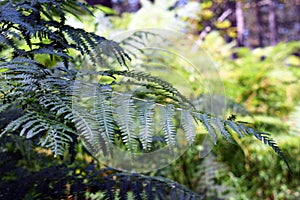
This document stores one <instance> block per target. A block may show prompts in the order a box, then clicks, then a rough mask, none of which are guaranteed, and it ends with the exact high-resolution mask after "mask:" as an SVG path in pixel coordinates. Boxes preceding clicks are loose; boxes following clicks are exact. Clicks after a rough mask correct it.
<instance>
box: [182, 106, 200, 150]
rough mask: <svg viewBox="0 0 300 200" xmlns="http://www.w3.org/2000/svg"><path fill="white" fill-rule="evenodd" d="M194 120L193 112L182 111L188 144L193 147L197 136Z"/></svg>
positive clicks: (183, 126)
mask: <svg viewBox="0 0 300 200" xmlns="http://www.w3.org/2000/svg"><path fill="white" fill-rule="evenodd" d="M194 122H195V120H194V118H193V115H192V113H191V110H184V109H183V110H181V124H182V128H183V130H184V132H185V135H186V139H187V141H188V143H189V144H190V145H191V144H192V143H193V142H194V139H195V136H196V130H195V125H194Z"/></svg>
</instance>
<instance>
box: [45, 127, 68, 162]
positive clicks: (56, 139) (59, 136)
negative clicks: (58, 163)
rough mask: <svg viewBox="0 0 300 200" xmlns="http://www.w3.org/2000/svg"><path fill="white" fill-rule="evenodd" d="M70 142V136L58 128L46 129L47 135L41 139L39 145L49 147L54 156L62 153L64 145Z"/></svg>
mask: <svg viewBox="0 0 300 200" xmlns="http://www.w3.org/2000/svg"><path fill="white" fill-rule="evenodd" d="M70 142H72V138H71V137H70V136H69V135H67V134H66V133H64V131H62V130H59V129H51V128H50V130H48V132H47V136H46V138H45V139H44V140H42V141H41V146H42V147H46V148H50V149H51V151H52V152H53V153H54V157H56V156H58V155H63V154H64V152H65V146H66V145H68V144H69V143H70Z"/></svg>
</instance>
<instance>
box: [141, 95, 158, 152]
mask: <svg viewBox="0 0 300 200" xmlns="http://www.w3.org/2000/svg"><path fill="white" fill-rule="evenodd" d="M154 107H155V104H154V102H153V101H146V102H144V101H140V102H139V104H138V105H137V118H138V120H139V123H140V128H139V131H140V133H139V138H140V139H141V142H142V145H143V149H144V150H149V149H150V148H151V143H152V134H153V124H154Z"/></svg>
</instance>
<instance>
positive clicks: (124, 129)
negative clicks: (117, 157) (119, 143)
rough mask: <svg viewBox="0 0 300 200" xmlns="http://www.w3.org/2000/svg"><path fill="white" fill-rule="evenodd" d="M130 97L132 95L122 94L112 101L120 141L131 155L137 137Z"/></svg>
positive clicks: (134, 148)
mask: <svg viewBox="0 0 300 200" xmlns="http://www.w3.org/2000/svg"><path fill="white" fill-rule="evenodd" d="M131 97H132V94H130V93H123V94H120V95H117V96H116V97H115V98H114V99H113V101H114V104H115V106H116V107H115V108H116V110H115V113H116V116H117V124H118V125H119V128H120V131H121V135H122V140H123V142H124V143H125V145H126V147H127V149H128V150H129V151H130V152H131V153H133V152H134V151H135V150H136V148H137V135H136V134H135V128H136V127H135V125H136V123H135V122H134V103H133V100H132V98H131ZM132 155H133V154H132Z"/></svg>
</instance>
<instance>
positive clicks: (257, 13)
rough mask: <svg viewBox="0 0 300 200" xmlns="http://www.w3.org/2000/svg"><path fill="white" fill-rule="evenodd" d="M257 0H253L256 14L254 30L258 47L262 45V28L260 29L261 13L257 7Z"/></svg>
mask: <svg viewBox="0 0 300 200" xmlns="http://www.w3.org/2000/svg"><path fill="white" fill-rule="evenodd" d="M259 2H260V1H259V0H255V14H256V28H257V29H256V31H257V37H258V38H257V39H258V47H263V46H264V43H263V29H262V14H261V12H260V9H259Z"/></svg>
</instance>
